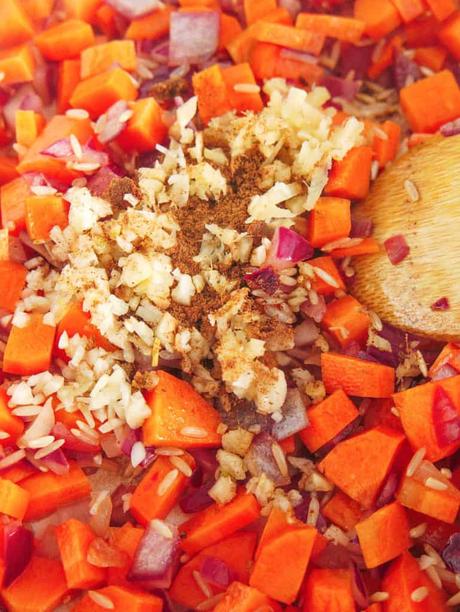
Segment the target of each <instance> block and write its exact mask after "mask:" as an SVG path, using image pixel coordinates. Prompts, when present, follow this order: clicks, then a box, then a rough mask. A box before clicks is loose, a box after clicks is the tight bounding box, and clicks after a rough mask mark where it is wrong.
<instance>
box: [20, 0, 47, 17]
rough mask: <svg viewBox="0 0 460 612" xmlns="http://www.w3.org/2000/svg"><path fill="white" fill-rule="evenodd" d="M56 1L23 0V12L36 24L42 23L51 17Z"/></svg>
mask: <svg viewBox="0 0 460 612" xmlns="http://www.w3.org/2000/svg"><path fill="white" fill-rule="evenodd" d="M53 5H54V0H21V6H22V9H23V11H24V12H25V13H26V14H27V15H29V18H30V19H31V20H32V21H33V22H34V23H38V22H42V21H44V20H45V19H46V18H47V17H49V16H50V15H51V12H52V10H53Z"/></svg>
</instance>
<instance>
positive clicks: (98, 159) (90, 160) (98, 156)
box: [78, 140, 109, 166]
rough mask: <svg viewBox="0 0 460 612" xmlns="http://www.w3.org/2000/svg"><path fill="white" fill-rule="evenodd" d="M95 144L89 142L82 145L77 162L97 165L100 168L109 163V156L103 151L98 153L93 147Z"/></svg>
mask: <svg viewBox="0 0 460 612" xmlns="http://www.w3.org/2000/svg"><path fill="white" fill-rule="evenodd" d="M95 144H96V143H95V142H92V141H91V140H90V141H89V142H88V143H87V144H84V145H82V146H81V150H82V157H81V159H79V160H78V161H79V162H80V163H85V164H99V165H100V166H107V165H108V163H109V156H108V155H107V153H106V152H105V151H99V150H98V149H97V148H95V147H94V146H93V145H95Z"/></svg>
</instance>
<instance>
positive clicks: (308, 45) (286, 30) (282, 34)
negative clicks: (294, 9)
mask: <svg viewBox="0 0 460 612" xmlns="http://www.w3.org/2000/svg"><path fill="white" fill-rule="evenodd" d="M254 37H255V39H256V40H257V41H259V42H266V43H271V44H274V45H279V46H281V47H287V48H288V49H296V50H297V51H303V52H304V53H311V54H312V55H319V54H320V53H321V50H322V48H323V46H324V42H325V40H326V37H325V36H324V34H321V33H319V32H316V31H314V32H312V31H309V30H303V29H301V28H295V27H293V26H287V25H284V24H282V23H270V22H268V21H261V22H260V23H258V24H257V28H256V29H255V30H254Z"/></svg>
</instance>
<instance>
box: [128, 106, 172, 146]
mask: <svg viewBox="0 0 460 612" xmlns="http://www.w3.org/2000/svg"><path fill="white" fill-rule="evenodd" d="M132 110H133V113H134V114H133V116H132V117H131V118H130V119H129V121H128V123H127V124H126V127H125V128H124V130H123V131H122V132H121V134H120V135H119V136H118V138H117V142H118V144H119V145H120V146H121V148H122V149H124V150H126V151H130V152H131V151H139V152H142V151H150V150H151V149H154V148H155V145H157V144H160V143H161V142H162V141H163V139H164V138H165V136H166V134H167V128H166V126H165V124H164V123H163V120H162V118H161V114H162V111H161V107H160V105H159V104H158V102H157V101H156V100H155V98H143V99H142V100H137V102H133V103H132Z"/></svg>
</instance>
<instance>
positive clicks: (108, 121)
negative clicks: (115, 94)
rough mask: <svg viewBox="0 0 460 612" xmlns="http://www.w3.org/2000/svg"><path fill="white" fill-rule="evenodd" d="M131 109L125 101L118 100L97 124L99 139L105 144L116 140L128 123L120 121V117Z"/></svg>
mask: <svg viewBox="0 0 460 612" xmlns="http://www.w3.org/2000/svg"><path fill="white" fill-rule="evenodd" d="M128 109H129V106H128V103H127V102H126V101H125V100H118V102H115V104H112V106H111V107H110V108H109V109H108V110H107V111H106V112H105V113H104V114H103V115H101V116H100V117H99V119H98V121H97V124H96V131H97V138H98V140H99V142H102V143H103V144H105V143H107V142H110V141H111V140H113V139H114V138H116V137H117V136H118V135H119V134H121V132H122V131H123V130H124V129H125V127H126V121H125V122H122V121H120V117H121V116H122V115H123V113H125V112H126V111H127V110H128Z"/></svg>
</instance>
